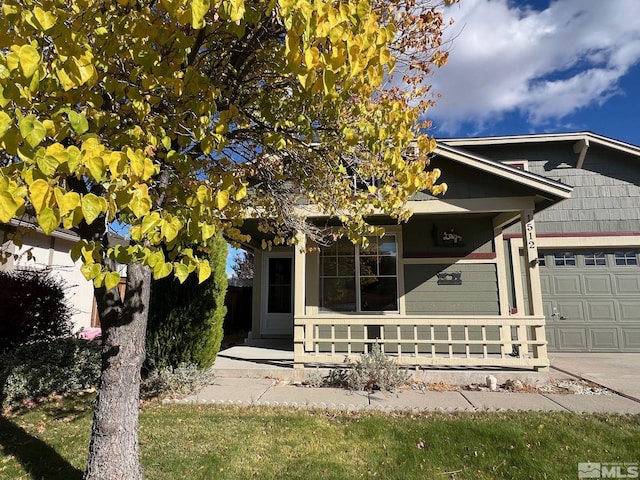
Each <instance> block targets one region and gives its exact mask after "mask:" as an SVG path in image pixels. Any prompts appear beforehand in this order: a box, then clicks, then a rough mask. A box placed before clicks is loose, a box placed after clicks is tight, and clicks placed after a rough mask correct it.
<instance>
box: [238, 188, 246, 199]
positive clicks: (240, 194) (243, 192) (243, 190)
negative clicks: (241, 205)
mask: <svg viewBox="0 0 640 480" xmlns="http://www.w3.org/2000/svg"><path fill="white" fill-rule="evenodd" d="M246 196H247V186H246V185H242V186H241V187H240V188H239V189H238V190H237V191H236V200H238V201H240V200H242V199H243V198H244V197H246Z"/></svg>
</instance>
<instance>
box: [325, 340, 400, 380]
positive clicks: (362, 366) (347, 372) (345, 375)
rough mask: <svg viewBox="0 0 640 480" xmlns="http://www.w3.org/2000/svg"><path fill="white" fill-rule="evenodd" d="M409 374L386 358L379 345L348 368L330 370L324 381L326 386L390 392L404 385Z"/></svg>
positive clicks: (393, 361)
mask: <svg viewBox="0 0 640 480" xmlns="http://www.w3.org/2000/svg"><path fill="white" fill-rule="evenodd" d="M410 378H411V374H409V372H407V371H406V370H402V369H401V368H400V367H399V366H398V364H397V363H396V361H395V360H394V359H393V358H392V357H387V356H386V355H385V354H384V353H382V350H381V349H380V345H378V344H377V343H376V344H374V345H373V347H372V348H371V351H370V352H369V353H366V354H364V355H361V356H360V359H359V360H356V361H355V362H353V363H350V364H349V368H338V369H334V370H331V372H330V373H329V376H328V378H327V380H326V383H327V384H328V385H333V386H336V385H337V386H342V387H347V388H350V389H352V390H367V391H369V392H371V391H373V390H387V391H389V392H392V391H393V390H395V389H396V388H398V387H401V386H403V385H406V384H407V383H408V382H409V380H410Z"/></svg>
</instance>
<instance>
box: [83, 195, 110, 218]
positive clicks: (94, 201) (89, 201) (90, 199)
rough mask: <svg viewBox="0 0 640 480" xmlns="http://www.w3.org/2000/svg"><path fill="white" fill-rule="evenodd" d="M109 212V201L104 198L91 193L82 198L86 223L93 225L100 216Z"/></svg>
mask: <svg viewBox="0 0 640 480" xmlns="http://www.w3.org/2000/svg"><path fill="white" fill-rule="evenodd" d="M106 210H107V201H106V200H105V199H104V198H102V197H98V196H96V195H94V194H93V193H89V194H88V195H85V196H84V197H82V215H83V216H84V219H85V221H86V222H87V223H88V224H89V225H91V224H92V223H93V221H94V220H95V219H96V218H98V216H99V215H100V214H101V213H102V212H105V211H106Z"/></svg>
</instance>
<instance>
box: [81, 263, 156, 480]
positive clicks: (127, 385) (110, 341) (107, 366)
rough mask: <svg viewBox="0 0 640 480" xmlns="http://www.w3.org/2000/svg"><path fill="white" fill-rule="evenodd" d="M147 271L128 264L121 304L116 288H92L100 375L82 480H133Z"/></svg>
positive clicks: (137, 474)
mask: <svg viewBox="0 0 640 480" xmlns="http://www.w3.org/2000/svg"><path fill="white" fill-rule="evenodd" d="M150 287H151V271H150V270H149V268H148V267H144V266H142V265H140V264H138V263H133V264H130V265H129V266H128V270H127V289H126V292H125V295H124V300H122V299H121V298H120V294H119V292H118V288H117V287H115V288H112V289H111V290H109V291H106V290H105V289H104V288H101V289H96V301H97V305H98V312H99V313H100V322H101V325H102V342H103V344H102V375H101V377H100V387H99V389H98V396H97V398H96V404H95V410H94V414H93V427H92V429H91V442H90V444H89V458H88V460H87V470H86V472H85V475H84V478H85V479H86V480H139V479H142V469H141V466H140V461H139V455H138V453H139V452H138V409H139V399H140V369H141V367H142V363H143V361H144V358H145V349H144V342H145V334H146V328H147V315H148V308H149V293H150Z"/></svg>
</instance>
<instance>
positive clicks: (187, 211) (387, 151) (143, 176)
mask: <svg viewBox="0 0 640 480" xmlns="http://www.w3.org/2000/svg"><path fill="white" fill-rule="evenodd" d="M452 1H453V0H444V2H445V3H452ZM425 2H426V3H425ZM443 28H444V23H443V18H442V15H441V13H440V11H439V10H438V9H437V8H436V6H435V5H433V4H431V3H430V2H429V0H424V1H422V2H421V1H419V0H418V1H414V0H345V1H337V0H3V2H2V6H1V9H0V222H2V223H7V222H9V221H11V220H12V219H14V218H19V217H22V216H29V217H30V218H34V219H35V220H36V223H37V225H38V227H39V228H40V229H42V231H44V232H45V233H47V234H49V233H51V232H52V231H53V230H55V229H56V228H65V229H70V230H74V231H76V232H78V233H79V234H80V237H81V240H80V241H79V242H78V243H77V244H76V245H75V247H74V248H73V250H72V252H71V255H72V256H73V258H74V259H81V260H82V262H83V266H82V272H83V274H84V275H85V277H86V278H87V279H88V280H91V281H93V282H94V284H95V287H96V298H97V303H98V309H99V312H100V317H101V320H102V326H103V338H104V340H103V342H104V343H103V373H102V379H101V384H100V389H99V393H98V397H97V400H96V409H95V415H94V425H93V431H92V439H91V444H90V452H89V460H88V464H87V471H86V474H85V478H89V479H98V478H99V479H116V478H117V479H122V478H131V479H137V478H141V476H142V473H141V469H140V465H139V461H138V437H137V430H138V395H139V382H140V366H141V363H142V361H143V360H144V337H145V328H146V318H147V308H148V299H149V284H150V279H151V277H152V276H153V277H155V278H162V277H165V276H167V275H175V276H176V277H177V278H178V279H180V280H181V281H184V279H186V278H187V276H189V275H190V274H194V275H197V276H198V278H199V279H200V281H203V280H204V279H206V278H207V277H208V276H209V275H210V273H211V272H210V267H209V262H208V261H207V259H206V252H205V250H206V245H207V244H208V243H209V240H210V239H211V238H212V237H213V236H214V235H216V234H217V233H222V234H224V235H225V236H226V237H227V238H228V239H230V240H232V241H234V240H235V241H246V240H248V239H247V237H246V236H245V235H244V234H243V233H242V230H241V225H242V221H243V219H246V218H258V219H259V220H260V222H261V226H260V228H261V229H262V230H264V231H269V232H271V233H272V237H271V238H272V240H270V242H268V243H269V244H271V243H273V244H283V243H292V242H293V241H294V239H295V234H296V233H304V234H306V235H308V236H311V237H312V239H315V240H317V241H322V240H323V238H324V236H323V235H324V232H322V231H321V230H319V229H317V228H314V227H313V226H312V225H311V224H310V223H308V222H306V221H305V218H304V216H303V213H301V212H302V211H301V210H300V209H296V208H294V206H295V205H296V204H298V203H300V199H304V201H306V202H310V203H312V204H314V205H316V207H317V208H318V209H320V210H321V211H322V212H324V213H327V214H329V215H335V216H337V217H338V218H340V220H341V221H342V225H343V231H342V233H345V234H347V235H349V237H350V238H351V239H353V240H354V241H355V240H356V239H358V238H359V237H361V236H363V235H366V234H372V233H376V232H377V230H376V228H375V227H373V226H371V225H369V224H368V223H367V220H366V219H367V216H368V215H369V214H370V213H371V212H372V211H373V210H376V211H379V212H384V213H387V214H389V215H391V216H393V217H395V218H397V219H398V220H399V221H402V220H405V219H407V218H408V216H409V214H410V212H409V211H408V210H407V208H406V201H407V199H408V198H409V197H410V196H411V195H412V194H414V193H415V192H417V191H420V190H430V191H431V192H433V193H436V194H437V193H439V192H441V191H442V190H443V189H444V186H443V185H437V184H436V182H437V178H438V175H439V172H438V171H436V170H431V171H430V170H428V168H427V166H428V159H427V155H428V153H429V152H430V151H431V150H432V149H433V147H434V143H433V140H432V139H430V138H429V137H428V136H427V135H426V134H424V133H421V127H422V126H423V125H422V124H421V120H422V119H423V118H424V114H425V112H426V109H427V108H428V107H429V106H430V104H431V97H430V96H429V95H430V93H429V92H428V90H429V88H428V84H427V83H426V79H427V75H428V73H429V71H430V69H431V68H433V67H434V66H440V65H442V64H443V63H444V62H445V61H446V52H444V51H443V49H442V45H441V43H442V30H443ZM410 145H412V146H415V148H414V147H412V154H411V155H407V151H408V147H409V146H410ZM371 178H375V180H376V181H375V183H372V182H369V180H370V179H371ZM360 181H362V182H365V181H366V182H367V183H364V184H365V185H367V186H366V188H354V184H358V182H360ZM114 222H120V224H121V225H125V226H126V227H127V228H128V237H129V239H130V242H129V245H128V246H122V245H118V246H115V247H110V246H109V245H108V243H107V241H106V240H107V236H106V234H107V231H108V229H109V226H110V225H112V224H113V223H114ZM13 240H14V241H15V242H16V243H19V242H20V239H19V236H17V235H16V236H15V237H14V238H13ZM269 244H266V245H265V246H266V247H268V246H270V245H269ZM203 253H204V255H203ZM116 262H118V263H121V264H127V265H128V279H127V289H126V293H125V294H124V297H123V298H121V296H120V294H119V292H118V289H117V288H114V287H116V285H117V283H118V281H119V274H118V273H116V272H115V265H116Z"/></svg>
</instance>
